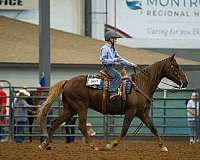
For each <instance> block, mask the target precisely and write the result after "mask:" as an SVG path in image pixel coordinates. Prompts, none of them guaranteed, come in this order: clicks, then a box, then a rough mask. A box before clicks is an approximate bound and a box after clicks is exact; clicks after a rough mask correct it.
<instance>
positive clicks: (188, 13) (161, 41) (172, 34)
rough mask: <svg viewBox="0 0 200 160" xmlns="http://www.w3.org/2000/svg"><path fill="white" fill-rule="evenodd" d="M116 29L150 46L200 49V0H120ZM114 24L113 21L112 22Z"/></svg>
mask: <svg viewBox="0 0 200 160" xmlns="http://www.w3.org/2000/svg"><path fill="white" fill-rule="evenodd" d="M116 17H117V19H116V22H117V23H116V24H117V26H116V28H117V29H118V30H119V32H121V33H122V34H123V33H125V37H127V35H128V36H129V37H132V38H133V39H122V40H120V42H121V43H127V44H130V46H132V47H147V48H160V47H161V48H170V47H171V48H200V45H199V43H198V42H200V0H118V1H117V15H116ZM111 25H112V24H111Z"/></svg>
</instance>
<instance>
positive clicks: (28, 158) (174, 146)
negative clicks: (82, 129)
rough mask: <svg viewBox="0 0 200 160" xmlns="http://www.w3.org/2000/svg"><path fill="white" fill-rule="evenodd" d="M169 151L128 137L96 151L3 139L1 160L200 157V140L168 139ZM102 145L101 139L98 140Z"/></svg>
mask: <svg viewBox="0 0 200 160" xmlns="http://www.w3.org/2000/svg"><path fill="white" fill-rule="evenodd" d="M165 143H166V145H167V147H168V149H169V152H168V153H163V152H160V150H159V147H158V145H157V143H156V142H155V141H136V140H129V141H128V140H126V141H122V142H121V144H120V145H119V146H118V147H116V148H115V149H114V150H112V151H93V150H91V149H90V148H89V146H88V145H87V144H82V143H81V142H80V141H77V142H75V143H72V144H66V143H64V141H58V140H57V141H54V143H52V144H51V147H52V149H51V150H45V151H41V150H39V148H38V144H39V143H38V142H37V141H34V142H32V143H29V142H24V143H23V144H14V143H0V160H200V144H193V145H189V144H188V143H186V142H183V141H165ZM97 144H98V146H101V145H103V143H102V141H101V142H97Z"/></svg>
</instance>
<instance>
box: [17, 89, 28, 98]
mask: <svg viewBox="0 0 200 160" xmlns="http://www.w3.org/2000/svg"><path fill="white" fill-rule="evenodd" d="M20 93H22V94H24V95H25V96H30V93H29V92H28V91H27V90H25V89H20V90H19V92H17V94H16V96H19V95H20Z"/></svg>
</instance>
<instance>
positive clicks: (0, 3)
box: [0, 0, 39, 10]
mask: <svg viewBox="0 0 200 160" xmlns="http://www.w3.org/2000/svg"><path fill="white" fill-rule="evenodd" d="M38 1H39V0H0V9H1V10H29V9H37V8H38Z"/></svg>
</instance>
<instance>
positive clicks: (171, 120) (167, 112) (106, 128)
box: [0, 80, 200, 141]
mask: <svg viewBox="0 0 200 160" xmlns="http://www.w3.org/2000/svg"><path fill="white" fill-rule="evenodd" d="M0 82H3V83H4V84H6V85H5V86H4V89H5V90H6V91H7V94H8V95H7V96H6V98H7V99H8V102H7V106H6V108H7V111H8V114H7V115H0V118H1V119H7V122H8V123H7V124H0V128H1V129H2V128H3V129H4V130H5V131H6V132H5V133H2V132H0V136H7V137H9V139H10V140H11V141H14V140H15V138H16V137H25V138H26V139H29V140H31V139H40V138H41V137H42V136H43V135H42V134H41V132H40V129H39V125H38V123H37V121H36V116H35V115H25V116H24V115H23V116H22V115H17V114H15V111H16V108H17V107H16V103H15V100H16V93H17V92H18V91H19V90H20V89H24V87H12V86H11V84H10V83H9V82H8V81H3V80H2V81H0ZM27 90H28V91H29V92H31V91H35V92H40V91H39V90H38V88H36V87H28V88H27ZM194 91H195V92H198V93H199V90H157V91H156V93H155V95H154V103H153V104H152V106H151V112H150V114H151V117H152V118H153V121H154V123H155V126H156V128H157V129H158V132H159V134H160V135H161V136H168V137H191V136H192V137H195V138H197V136H198V135H199V130H200V129H199V125H198V124H200V118H199V116H197V117H195V122H196V124H195V125H194V126H188V124H187V115H186V112H187V108H186V106H185V100H186V99H188V98H189V97H190V95H191V93H192V92H194ZM29 98H34V99H40V98H45V97H44V96H38V95H37V96H29ZM62 109H63V107H62V101H61V99H60V98H58V99H57V100H56V102H55V103H54V104H53V106H52V113H51V114H49V115H48V119H49V123H48V126H50V121H52V120H53V119H55V118H56V117H58V116H59V115H61V113H62ZM197 109H199V108H198V107H196V112H198V110H197ZM17 117H24V118H31V117H32V118H35V119H34V123H33V124H16V123H15V119H16V118H17ZM123 118H124V116H123V115H115V116H111V115H102V114H99V113H97V112H94V111H92V110H90V109H89V113H88V121H89V122H91V123H92V125H93V126H92V127H93V129H94V130H95V131H96V137H100V138H104V139H105V141H110V140H111V139H113V138H114V137H116V136H119V134H120V131H121V127H122V122H123ZM140 122H141V121H140V120H139V119H137V118H135V119H134V120H133V122H132V124H131V126H130V128H129V132H128V134H127V137H128V138H133V137H134V138H135V137H136V138H137V137H149V136H153V135H152V134H151V133H150V131H149V130H148V129H147V128H146V127H145V126H144V125H143V127H142V128H141V130H140V132H139V133H138V134H137V135H134V134H133V132H134V131H135V129H136V128H137V127H138V125H139V124H140ZM69 126H73V127H75V135H73V134H70V135H67V134H66V132H65V129H66V127H69ZM17 127H25V132H24V133H22V134H18V133H16V128H17ZM30 127H32V133H31V134H30V133H29V129H30ZM190 128H194V129H195V131H196V132H195V134H193V135H191V133H190ZM66 136H76V137H79V138H80V137H82V134H81V133H80V131H79V129H78V122H76V124H75V125H67V124H66V123H64V124H62V125H61V126H60V127H59V128H58V129H57V130H56V133H55V134H54V137H57V138H63V139H64V138H65V137H66ZM31 137H32V138H31Z"/></svg>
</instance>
